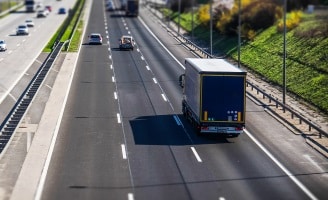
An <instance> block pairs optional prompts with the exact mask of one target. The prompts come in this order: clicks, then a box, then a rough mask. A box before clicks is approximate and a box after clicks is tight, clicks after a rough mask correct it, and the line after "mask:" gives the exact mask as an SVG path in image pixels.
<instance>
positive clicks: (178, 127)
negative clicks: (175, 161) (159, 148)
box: [129, 115, 235, 146]
mask: <svg viewBox="0 0 328 200" xmlns="http://www.w3.org/2000/svg"><path fill="white" fill-rule="evenodd" d="M177 117H178V118H179V119H178V120H177ZM180 120H181V121H180ZM129 122H130V126H131V129H132V133H133V136H134V141H135V144H140V145H173V146H174V145H177V146H181V145H200V144H224V143H234V140H235V139H232V138H231V139H230V138H225V137H218V136H197V135H196V133H195V132H194V130H193V129H192V127H191V126H190V124H188V123H187V121H185V120H184V118H183V116H182V115H155V116H140V117H136V118H134V119H132V120H130V121H129Z"/></svg>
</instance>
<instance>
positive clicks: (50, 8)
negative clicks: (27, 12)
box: [44, 6, 52, 12]
mask: <svg viewBox="0 0 328 200" xmlns="http://www.w3.org/2000/svg"><path fill="white" fill-rule="evenodd" d="M44 8H45V9H47V10H48V11H49V12H51V11H52V7H51V6H45V7H44Z"/></svg>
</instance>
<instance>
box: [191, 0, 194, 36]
mask: <svg viewBox="0 0 328 200" xmlns="http://www.w3.org/2000/svg"><path fill="white" fill-rule="evenodd" d="M191 8H192V13H191V41H193V40H194V0H192V3H191Z"/></svg>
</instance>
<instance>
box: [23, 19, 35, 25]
mask: <svg viewBox="0 0 328 200" xmlns="http://www.w3.org/2000/svg"><path fill="white" fill-rule="evenodd" d="M25 24H26V26H27V27H34V22H33V20H31V19H27V20H25Z"/></svg>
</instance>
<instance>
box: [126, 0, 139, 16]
mask: <svg viewBox="0 0 328 200" xmlns="http://www.w3.org/2000/svg"><path fill="white" fill-rule="evenodd" d="M125 15H126V16H133V17H137V16H138V15H139V0H127V2H126V5H125Z"/></svg>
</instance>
